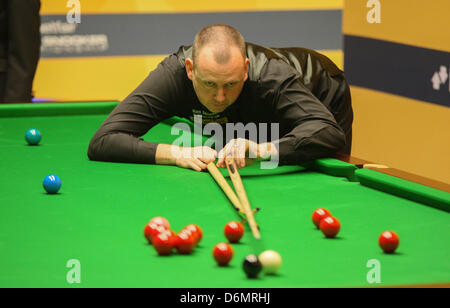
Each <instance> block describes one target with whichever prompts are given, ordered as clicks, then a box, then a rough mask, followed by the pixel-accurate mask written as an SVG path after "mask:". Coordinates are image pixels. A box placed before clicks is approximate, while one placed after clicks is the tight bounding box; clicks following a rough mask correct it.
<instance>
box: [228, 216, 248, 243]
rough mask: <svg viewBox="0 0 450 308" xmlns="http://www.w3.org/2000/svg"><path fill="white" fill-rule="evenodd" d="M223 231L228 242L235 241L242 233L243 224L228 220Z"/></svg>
mask: <svg viewBox="0 0 450 308" xmlns="http://www.w3.org/2000/svg"><path fill="white" fill-rule="evenodd" d="M223 232H224V233H225V236H226V238H227V239H228V241H229V242H230V243H237V242H239V240H240V239H241V238H242V236H243V235H244V226H243V225H242V224H241V223H240V222H238V221H230V222H229V223H227V224H226V225H225V228H224V230H223Z"/></svg>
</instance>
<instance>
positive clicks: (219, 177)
mask: <svg viewBox="0 0 450 308" xmlns="http://www.w3.org/2000/svg"><path fill="white" fill-rule="evenodd" d="M206 167H207V168H208V171H209V173H210V174H211V175H212V177H213V178H214V180H216V182H217V184H219V186H220V187H221V188H222V190H223V191H224V193H225V194H226V195H227V197H228V199H230V201H231V203H233V206H234V208H235V209H236V210H237V211H239V212H241V213H242V214H243V215H245V212H244V209H243V208H242V205H241V202H240V201H239V199H238V197H237V196H236V194H235V193H234V191H233V189H232V188H231V187H230V185H229V184H228V182H227V180H225V178H224V176H223V175H222V173H220V171H219V169H217V167H216V165H215V164H214V163H209V164H208V165H207V166H206Z"/></svg>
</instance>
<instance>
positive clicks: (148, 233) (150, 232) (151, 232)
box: [144, 223, 167, 244]
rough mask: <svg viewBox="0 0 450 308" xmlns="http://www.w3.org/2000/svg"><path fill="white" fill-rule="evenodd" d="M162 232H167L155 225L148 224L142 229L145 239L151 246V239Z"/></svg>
mask: <svg viewBox="0 0 450 308" xmlns="http://www.w3.org/2000/svg"><path fill="white" fill-rule="evenodd" d="M164 231H167V229H166V228H164V227H163V226H160V225H157V224H155V223H148V224H147V225H146V226H145V228H144V236H145V238H146V239H147V241H148V243H149V244H151V243H152V242H153V238H154V237H155V236H156V235H158V234H159V233H162V232H164Z"/></svg>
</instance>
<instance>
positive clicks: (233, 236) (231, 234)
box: [213, 221, 244, 266]
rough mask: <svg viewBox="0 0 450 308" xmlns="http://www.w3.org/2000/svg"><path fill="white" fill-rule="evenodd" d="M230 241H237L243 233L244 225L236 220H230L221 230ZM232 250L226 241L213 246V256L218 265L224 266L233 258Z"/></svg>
mask: <svg viewBox="0 0 450 308" xmlns="http://www.w3.org/2000/svg"><path fill="white" fill-rule="evenodd" d="M223 232H224V234H225V237H226V238H227V239H228V241H229V242H230V243H238V242H239V241H240V240H241V238H242V236H243V235H244V226H243V225H242V224H241V223H240V222H238V221H230V222H229V223H227V224H226V225H225V228H224V230H223ZM233 255H234V250H233V247H231V245H230V244H228V243H224V242H222V243H219V244H217V245H216V246H214V248H213V257H214V260H216V262H217V264H218V265H219V266H226V265H228V263H230V261H231V259H232V258H233Z"/></svg>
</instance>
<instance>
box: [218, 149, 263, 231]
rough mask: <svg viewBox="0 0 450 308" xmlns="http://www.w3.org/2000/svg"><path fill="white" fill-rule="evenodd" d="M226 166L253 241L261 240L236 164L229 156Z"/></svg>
mask: <svg viewBox="0 0 450 308" xmlns="http://www.w3.org/2000/svg"><path fill="white" fill-rule="evenodd" d="M225 161H226V164H227V169H228V173H229V174H230V177H231V180H232V181H233V185H234V189H235V190H236V193H237V195H238V196H239V199H240V201H241V205H242V207H243V208H244V212H245V215H246V216H247V221H248V224H249V225H250V229H251V230H252V234H253V237H254V238H255V239H261V234H260V233H259V230H258V225H257V224H256V221H255V217H254V216H253V212H252V208H251V207H250V203H249V201H248V198H247V194H246V192H245V189H244V184H243V183H242V179H241V176H240V175H239V172H238V170H237V168H236V162H235V161H234V159H233V158H232V157H230V156H228V157H227V158H226V160H225Z"/></svg>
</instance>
